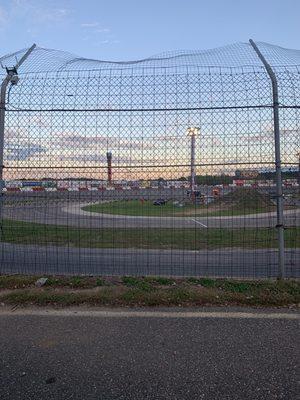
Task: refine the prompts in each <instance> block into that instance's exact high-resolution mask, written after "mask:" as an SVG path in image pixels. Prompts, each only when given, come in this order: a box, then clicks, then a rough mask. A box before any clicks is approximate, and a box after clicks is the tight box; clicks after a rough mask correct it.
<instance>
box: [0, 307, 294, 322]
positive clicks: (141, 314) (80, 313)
mask: <svg viewBox="0 0 300 400" xmlns="http://www.w3.org/2000/svg"><path fill="white" fill-rule="evenodd" d="M26 315H32V316H49V317H98V318H202V319H203V318H221V319H241V318H243V319H287V320H300V315H299V314H296V313H287V312H286V313H285V312H242V311H178V312H176V311H126V310H124V311H123V310H121V311H113V310H79V309H78V310H76V309H66V310H55V309H44V310H39V309H15V310H11V309H6V310H0V318H1V316H26Z"/></svg>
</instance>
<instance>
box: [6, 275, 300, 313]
mask: <svg viewBox="0 0 300 400" xmlns="http://www.w3.org/2000/svg"><path fill="white" fill-rule="evenodd" d="M38 278H40V276H22V275H13V276H1V275H0V302H1V303H2V304H3V305H8V306H10V305H12V304H14V305H21V306H26V305H32V304H33V305H37V306H48V305H52V306H55V307H58V306H60V307H64V306H75V305H89V306H93V305H95V306H117V307H120V306H125V307H128V306H136V307H143V306H148V307H149V306H199V305H219V306H220V305H226V306H228V305H239V306H243V305H244V306H264V307H266V306H276V307H278V306H289V307H297V304H299V302H300V283H299V282H298V281H292V280H286V281H274V280H273V281H271V280H270V281H238V280H232V279H209V278H199V279H198V278H192V277H191V278H186V279H170V278H165V277H140V278H137V277H133V276H124V277H106V278H103V277H82V276H73V277H63V276H48V277H47V278H48V279H47V281H46V284H45V286H43V287H41V288H37V287H36V286H35V282H36V280H37V279H38Z"/></svg>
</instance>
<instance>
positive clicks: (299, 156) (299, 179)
mask: <svg viewBox="0 0 300 400" xmlns="http://www.w3.org/2000/svg"><path fill="white" fill-rule="evenodd" d="M296 156H297V157H298V185H299V186H300V151H298V153H297V154H296Z"/></svg>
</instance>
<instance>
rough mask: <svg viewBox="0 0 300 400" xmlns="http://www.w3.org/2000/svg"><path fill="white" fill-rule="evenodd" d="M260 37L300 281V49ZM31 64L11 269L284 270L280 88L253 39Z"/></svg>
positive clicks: (4, 253) (14, 94)
mask: <svg viewBox="0 0 300 400" xmlns="http://www.w3.org/2000/svg"><path fill="white" fill-rule="evenodd" d="M258 45H259V47H260V50H261V51H262V53H264V55H265V57H266V58H267V60H268V62H269V63H270V64H271V65H272V68H273V69H274V71H275V73H276V76H277V79H278V84H279V98H280V126H281V153H282V154H281V155H282V175H283V189H284V215H285V253H286V260H285V265H286V274H287V276H290V277H298V276H299V267H300V228H299V222H300V213H299V204H300V191H299V183H300V182H299V181H300V176H299V150H300V139H299V129H300V127H299V125H300V118H299V97H300V75H299V66H300V51H298V50H287V49H282V48H280V47H277V46H272V45H269V44H266V43H259V44H258ZM25 51H26V50H22V51H20V52H17V53H14V54H11V55H8V56H5V57H2V58H1V59H0V61H1V63H2V65H6V66H13V65H14V64H15V62H16V57H17V58H19V57H21V56H22V55H23V54H24V52H25ZM18 75H19V82H18V84H16V85H11V86H10V87H9V89H8V93H7V96H6V112H5V146H4V166H5V168H4V180H5V188H4V190H3V196H2V197H3V215H2V220H1V258H0V260H1V268H0V272H9V273H56V274H87V275H90V274H106V275H126V274H133V275H173V276H174V275H176V276H211V277H214V276H216V277H239V278H265V277H275V276H277V275H278V242H277V234H276V191H275V160H274V157H275V156H274V132H273V103H272V85H271V82H270V79H269V77H268V75H267V73H266V70H265V68H264V66H263V65H262V64H261V61H260V60H259V59H258V57H257V55H256V53H255V52H254V51H253V49H252V48H251V46H250V45H249V44H245V43H239V44H235V45H230V46H226V47H224V48H221V49H214V50H208V51H198V52H184V51H181V52H175V53H166V54H162V55H159V56H154V57H151V58H149V59H145V60H140V61H133V62H107V61H97V60H87V59H83V58H79V57H76V56H73V55H71V54H68V53H65V52H61V51H56V50H50V49H43V48H36V49H35V50H34V51H33V52H32V54H31V55H30V57H29V58H28V59H27V60H26V62H25V63H23V64H22V65H21V66H20V68H19V70H18ZM4 76H5V71H3V78H4ZM189 127H197V128H199V132H198V134H197V135H195V137H194V138H192V137H191V136H190V135H188V134H187V129H188V128H189ZM192 136H193V135H192ZM192 139H193V140H194V143H195V154H194V157H193V156H192V154H191V153H192V151H193V150H192V147H191V142H192ZM108 153H110V154H111V161H110V160H109V156H108ZM193 160H194V161H193ZM110 163H111V165H110ZM193 173H195V179H194V180H193V178H192V176H193Z"/></svg>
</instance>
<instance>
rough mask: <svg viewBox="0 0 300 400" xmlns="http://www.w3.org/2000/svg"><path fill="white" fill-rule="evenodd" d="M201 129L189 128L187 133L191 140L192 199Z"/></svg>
mask: <svg viewBox="0 0 300 400" xmlns="http://www.w3.org/2000/svg"><path fill="white" fill-rule="evenodd" d="M199 132H200V128H197V127H195V126H193V127H189V128H188V129H187V131H186V133H187V135H188V136H190V138H191V182H190V187H191V195H192V199H194V197H195V187H196V185H195V177H196V169H195V150H196V136H198V135H199Z"/></svg>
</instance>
